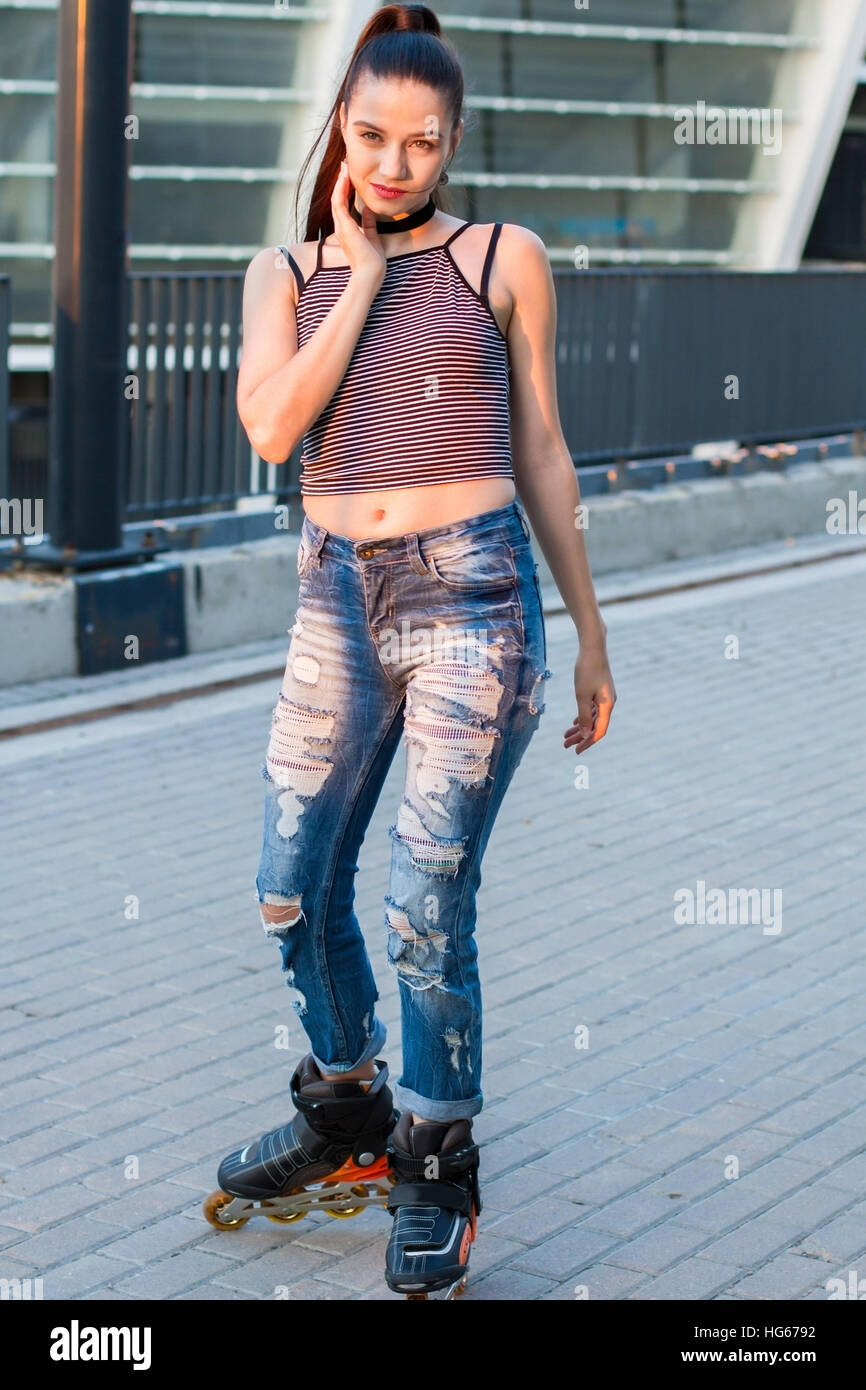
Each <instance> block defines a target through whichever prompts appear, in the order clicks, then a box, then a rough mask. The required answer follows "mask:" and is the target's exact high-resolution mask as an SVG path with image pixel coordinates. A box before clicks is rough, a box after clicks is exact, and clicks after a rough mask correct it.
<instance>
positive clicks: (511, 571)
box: [424, 539, 517, 594]
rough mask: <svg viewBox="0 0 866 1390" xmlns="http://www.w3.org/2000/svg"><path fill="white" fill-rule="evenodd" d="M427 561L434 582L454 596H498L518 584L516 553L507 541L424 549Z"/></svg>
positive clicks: (470, 542) (462, 542)
mask: <svg viewBox="0 0 866 1390" xmlns="http://www.w3.org/2000/svg"><path fill="white" fill-rule="evenodd" d="M424 560H425V561H426V564H427V569H428V571H429V573H430V575H431V576H432V578H433V579H435V580H436V581H437V583H439V584H441V585H442V587H443V588H445V589H448V590H449V591H450V592H451V593H458V594H487V593H496V592H498V591H500V590H502V589H511V588H514V586H515V585H516V584H517V566H516V564H515V561H514V551H513V550H512V548H511V546H510V545H509V544H508V542H507V541H505V540H495V541H487V542H486V543H485V542H484V541H479V542H476V543H474V544H473V542H472V541H471V540H470V541H467V540H465V539H464V540H461V541H460V543H459V544H451V545H441V544H440V545H434V546H430V547H425V549H424Z"/></svg>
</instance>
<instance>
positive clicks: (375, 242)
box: [331, 159, 387, 284]
mask: <svg viewBox="0 0 866 1390" xmlns="http://www.w3.org/2000/svg"><path fill="white" fill-rule="evenodd" d="M350 196H354V195H353V194H352V184H351V180H350V179H349V167H348V165H347V163H346V161H345V159H344V160H343V162H342V164H341V165H340V172H339V174H338V175H337V182H336V183H335V184H334V191H333V193H332V194H331V213H332V216H333V218H334V234H335V236H336V237H337V240H338V241H339V243H340V249H341V250H342V252H343V253H344V255H345V257H346V260H347V261H348V262H349V265H350V266H351V268H352V274H353V275H363V276H367V277H369V278H370V280H371V281H372V283H374V284H376V283H381V281H382V280H383V279H384V278H385V268H386V265H387V258H386V256H385V251H384V248H383V246H382V242H381V240H380V237H379V233H378V232H377V231H376V218H375V216H374V214H373V213H372V212H371V211H370V209H369V208H368V207H367V205H366V204H365V203H363V201H362V203H361V223H360V226H359V225H358V223H357V222H356V221H355V219H354V217H353V216H352V214H351V213H350V212H349V197H350Z"/></svg>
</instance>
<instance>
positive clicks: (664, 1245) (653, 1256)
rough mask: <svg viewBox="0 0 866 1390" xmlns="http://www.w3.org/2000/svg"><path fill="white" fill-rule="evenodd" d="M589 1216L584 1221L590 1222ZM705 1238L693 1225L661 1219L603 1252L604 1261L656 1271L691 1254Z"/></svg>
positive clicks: (649, 1271)
mask: <svg viewBox="0 0 866 1390" xmlns="http://www.w3.org/2000/svg"><path fill="white" fill-rule="evenodd" d="M592 1224H593V1223H592V1219H591V1218H590V1219H589V1220H588V1221H587V1225H588V1226H591V1225H592ZM705 1241H706V1236H705V1235H704V1234H703V1232H701V1231H699V1230H698V1229H697V1228H696V1227H695V1226H681V1225H679V1224H678V1222H676V1221H671V1220H668V1221H662V1222H660V1223H659V1224H658V1225H657V1226H654V1227H653V1229H652V1230H651V1231H645V1232H644V1234H643V1235H641V1236H636V1237H635V1238H634V1239H633V1240H630V1241H629V1242H628V1243H627V1244H626V1245H623V1246H621V1247H620V1248H619V1249H618V1250H614V1251H613V1252H612V1253H611V1254H609V1255H606V1256H605V1264H608V1265H623V1266H624V1267H625V1268H626V1269H636V1270H640V1271H642V1272H644V1273H647V1274H658V1273H659V1272H660V1271H661V1270H663V1269H667V1267H668V1266H669V1265H672V1264H675V1263H677V1262H678V1261H680V1260H682V1259H684V1257H685V1256H686V1255H690V1254H692V1252H693V1251H696V1250H697V1249H698V1248H699V1247H700V1246H702V1245H703V1244H704V1243H705Z"/></svg>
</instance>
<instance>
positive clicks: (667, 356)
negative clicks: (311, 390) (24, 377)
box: [0, 268, 866, 522]
mask: <svg viewBox="0 0 866 1390" xmlns="http://www.w3.org/2000/svg"><path fill="white" fill-rule="evenodd" d="M243 278H244V276H243V272H242V271H236V272H230V273H227V274H226V273H221V274H207V273H193V274H190V273H185V272H172V273H168V274H158V275H156V274H148V273H146V272H134V273H131V274H130V275H129V278H128V292H129V293H128V309H129V314H128V321H129V323H130V336H129V350H128V360H127V371H128V377H127V393H128V395H129V397H130V399H129V409H128V411H127V419H128V430H127V431H126V438H125V450H126V456H125V457H124V458H123V459H122V460H121V466H122V470H123V478H124V499H125V500H124V513H125V520H126V521H128V522H129V521H147V520H150V519H152V518H155V517H166V518H168V517H171V516H177V515H183V514H189V513H197V512H202V511H207V510H218V509H227V508H231V507H232V506H233V505H234V504H235V503H236V502H237V501H238V500H239V499H241V498H245V497H251V496H255V495H256V494H259V493H267V494H269V495H274V494H276V496H277V498H278V500H280V501H283V500H285V501H290V500H297V495H298V474H299V456H300V448H299V447H298V448H297V449H296V450H295V451H294V453H293V455H292V457H291V458H290V459H289V460H288V462H287V463H286V464H283V465H279V466H276V467H275V466H273V465H270V464H267V463H265V462H264V461H263V460H261V459H260V458H259V457H258V455H257V454H256V453H255V451H254V450H253V449H252V448H251V446H250V444H249V441H248V439H247V436H246V433H245V431H244V429H243V426H242V425H241V422H240V420H239V418H238V414H237V406H236V387H237V372H238V365H239V360H240V353H241V346H242V344H241V332H242V313H241V309H242V294H243ZM554 279H555V284H556V295H557V309H558V313H557V318H558V325H557V342H556V371H557V392H558V400H559V411H560V418H561V421H562V427H563V432H564V435H565V438H566V440H567V442H568V445H569V448H570V450H571V453H572V457H573V458H574V460H575V463H576V464H577V465H578V466H580V465H584V466H586V467H587V468H589V466H590V465H592V464H604V463H607V462H610V461H613V460H625V459H641V458H652V457H654V456H659V455H662V456H663V455H665V454H668V455H670V454H676V453H680V454H682V453H688V451H689V450H690V449H691V448H692V447H693V446H694V445H695V444H697V443H701V442H706V441H721V440H736V441H738V442H739V443H742V444H760V443H774V442H777V441H781V440H785V439H796V438H805V437H815V436H818V435H829V434H834V433H846V432H848V431H851V430H854V429H860V428H862V427H863V426H864V424H866V335H864V333H863V330H862V324H863V323H864V322H866V273H864V272H862V271H857V270H836V269H827V270H798V271H791V272H777V271H772V272H748V271H727V270H704V269H700V270H679V269H665V270H655V269H644V268H623V269H604V270H574V269H571V268H567V269H557V270H555V272H554ZM8 320H9V285H8V281H7V280H4V279H0V484H3V485H2V486H0V496H9V495H10V493H16V475H17V474H20V478H19V479H18V481H19V482H22V481H23V479H24V476H25V473H26V475H27V477H28V479H29V478H30V477H31V474H32V473H33V466H34V463H33V438H32V430H33V428H35V426H34V425H33V424H32V422H31V424H30V427H29V429H30V433H29V435H28V440H29V444H28V459H27V468H26V469H25V468H24V466H23V460H21V461H18V463H19V464H20V466H19V467H16V458H15V449H14V445H13V454H12V468H11V479H10V472H9V467H8V462H7V460H8V423H7V422H8V418H9V411H8V394H9V386H8V372H7V360H8V358H7V352H6V344H7V341H8ZM44 425H45V428H46V446H45V454H46V457H47V452H48V451H47V417H46V419H45V421H44ZM13 439H14V436H13ZM4 451H6V452H4ZM4 469H5V471H4ZM4 480H5V481H4ZM18 491H19V492H21V493H22V495H24V493H27V494H28V495H29V493H30V492H31V491H32V488H31V487H30V486H28V487H24V488H22V487H19V488H18ZM16 495H17V494H16Z"/></svg>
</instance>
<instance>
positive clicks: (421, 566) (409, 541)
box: [406, 531, 430, 574]
mask: <svg viewBox="0 0 866 1390" xmlns="http://www.w3.org/2000/svg"><path fill="white" fill-rule="evenodd" d="M406 554H407V555H408V557H409V564H410V565H411V566H412V568H413V570H414V571H415V573H416V574H429V572H430V571H429V570H428V569H427V565H426V563H425V560H424V557H423V555H422V554H421V551H420V549H419V548H418V532H417V531H410V533H409V535H408V536H407V537H406Z"/></svg>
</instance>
